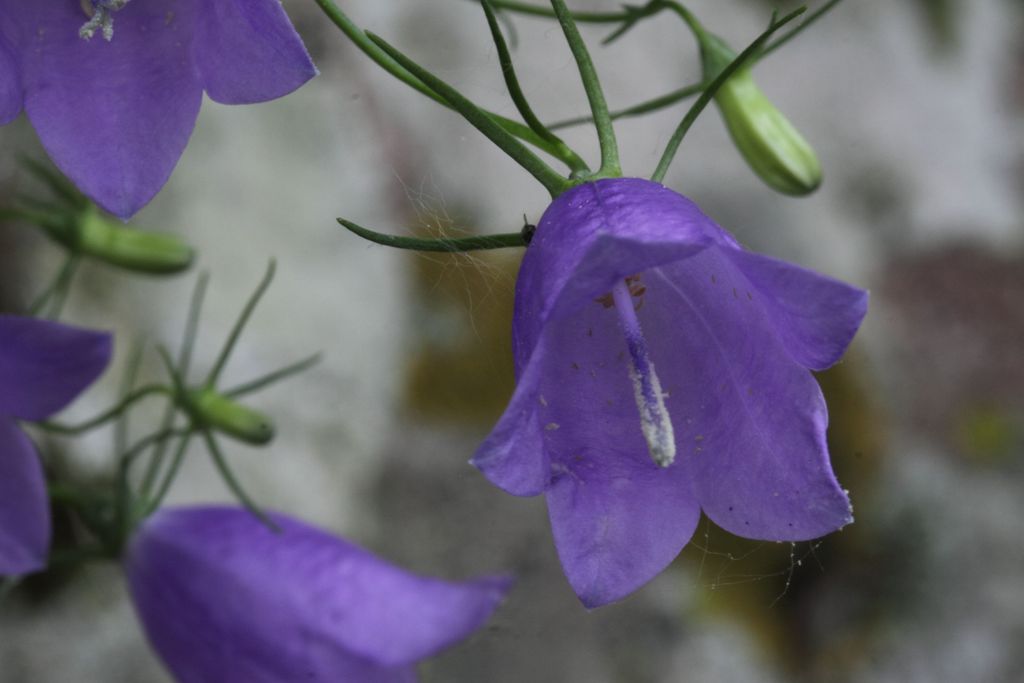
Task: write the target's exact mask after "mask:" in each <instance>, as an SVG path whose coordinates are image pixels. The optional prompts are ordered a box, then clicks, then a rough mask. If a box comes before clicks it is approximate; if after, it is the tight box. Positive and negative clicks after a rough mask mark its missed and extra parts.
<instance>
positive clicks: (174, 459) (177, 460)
mask: <svg viewBox="0 0 1024 683" xmlns="http://www.w3.org/2000/svg"><path fill="white" fill-rule="evenodd" d="M192 436H193V432H192V431H191V430H189V431H188V433H186V434H185V435H184V436H183V437H181V440H180V441H179V442H178V448H177V449H176V450H175V451H174V454H173V455H172V456H171V465H170V467H168V468H167V472H165V473H164V477H163V479H162V480H161V481H160V487H159V488H158V489H157V491H156V493H155V494H154V495H153V497H152V499H149V497H148V491H147V490H145V489H143V490H142V491H141V493H140V497H139V500H141V501H143V502H144V504H145V508H144V509H143V511H142V513H141V515H140V517H148V516H149V515H151V514H153V512H155V511H156V509H157V508H158V507H160V503H162V502H163V500H164V498H165V497H166V496H167V492H168V491H169V490H170V489H171V484H172V483H174V479H175V477H177V476H178V470H179V469H181V463H182V462H183V461H184V460H185V453H186V452H187V451H188V444H189V442H191V441H192Z"/></svg>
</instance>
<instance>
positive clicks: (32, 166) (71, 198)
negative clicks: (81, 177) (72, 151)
mask: <svg viewBox="0 0 1024 683" xmlns="http://www.w3.org/2000/svg"><path fill="white" fill-rule="evenodd" d="M18 161H19V162H21V165H22V166H24V167H25V169H26V170H28V172H29V173H31V174H32V175H34V176H35V177H36V178H38V179H39V180H41V181H43V182H44V183H46V185H47V186H48V187H49V188H50V189H51V190H53V193H54V194H56V195H57V196H58V197H59V198H60V199H61V200H62V201H63V202H64V203H65V204H67V205H69V206H71V207H73V208H75V209H84V208H85V207H86V206H88V205H89V200H88V199H86V198H85V195H83V194H82V193H81V192H79V191H78V188H77V187H75V186H74V185H73V184H72V183H71V181H69V180H68V179H67V178H65V177H64V176H63V175H62V174H61V173H60V172H59V171H56V170H54V169H53V168H51V167H50V166H48V165H47V164H46V163H45V162H41V161H36V160H35V159H33V158H32V157H29V156H25V155H19V157H18Z"/></svg>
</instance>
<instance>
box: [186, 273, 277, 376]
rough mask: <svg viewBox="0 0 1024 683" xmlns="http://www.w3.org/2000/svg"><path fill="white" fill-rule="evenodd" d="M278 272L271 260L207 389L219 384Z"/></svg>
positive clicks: (235, 328) (211, 373)
mask: <svg viewBox="0 0 1024 683" xmlns="http://www.w3.org/2000/svg"><path fill="white" fill-rule="evenodd" d="M275 270H277V263H276V262H275V261H274V260H273V259H271V260H270V263H268V264H267V270H266V272H265V273H264V274H263V279H262V280H260V283H259V284H258V285H257V286H256V289H255V291H253V293H252V296H250V297H249V300H248V301H246V302H245V306H244V307H243V308H242V312H241V314H240V315H239V316H238V319H237V320H236V321H235V325H234V327H232V328H231V333H230V334H229V335H228V338H227V341H226V342H225V343H224V347H223V348H222V349H221V350H220V354H219V355H218V356H217V360H216V361H215V362H214V364H213V369H212V370H211V371H210V374H209V375H208V376H207V378H206V382H205V383H204V384H205V385H206V386H207V387H213V386H214V385H215V384H217V379H218V378H219V377H220V373H221V372H222V371H223V370H224V366H225V365H226V364H227V362H228V358H229V357H230V356H231V352H232V351H233V350H234V348H235V344H236V343H237V342H238V338H239V336H241V334H242V330H243V329H245V324H246V323H247V322H249V318H250V317H251V316H252V313H253V311H254V310H256V305H257V304H258V303H259V302H260V299H261V298H262V297H263V294H264V293H265V292H266V291H267V288H268V287H270V283H271V282H272V281H273V279H274V271H275Z"/></svg>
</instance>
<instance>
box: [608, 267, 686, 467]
mask: <svg viewBox="0 0 1024 683" xmlns="http://www.w3.org/2000/svg"><path fill="white" fill-rule="evenodd" d="M612 299H613V300H614V301H615V310H616V312H617V313H618V315H619V324H620V326H621V327H622V333H623V335H624V336H625V337H626V346H627V347H628V349H629V357H630V361H631V364H630V367H629V377H630V379H631V380H633V396H634V398H636V407H637V409H638V410H639V412H640V430H641V431H642V432H643V435H644V440H645V441H646V442H647V451H648V452H649V453H650V455H651V460H653V461H654V462H655V464H657V465H658V466H660V467H668V466H669V465H671V464H672V461H673V460H675V458H676V438H675V432H674V431H673V429H672V419H671V418H670V417H669V414H668V408H666V407H665V395H664V394H663V393H662V391H661V381H660V380H659V379H658V374H657V373H656V372H655V371H654V363H652V362H651V359H650V357H649V356H648V354H647V340H646V339H644V333H643V330H641V329H640V320H639V319H638V318H637V317H636V310H635V309H634V308H633V296H632V293H631V292H630V291H629V285H628V284H627V283H626V281H625V280H620V281H619V282H618V283H617V284H616V285H615V287H613V288H612Z"/></svg>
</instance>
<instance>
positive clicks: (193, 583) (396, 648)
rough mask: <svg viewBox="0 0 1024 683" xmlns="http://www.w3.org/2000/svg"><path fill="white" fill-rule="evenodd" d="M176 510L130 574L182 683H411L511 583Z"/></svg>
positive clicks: (154, 637) (252, 521)
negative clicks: (407, 566) (439, 571)
mask: <svg viewBox="0 0 1024 683" xmlns="http://www.w3.org/2000/svg"><path fill="white" fill-rule="evenodd" d="M270 518H271V519H272V520H273V521H274V523H275V524H276V525H277V527H278V530H277V531H275V530H272V529H270V528H268V527H267V526H266V525H265V524H264V523H262V522H260V521H259V520H258V519H256V518H255V517H254V516H253V515H252V514H251V513H249V512H247V511H245V510H243V509H240V508H233V507H195V508H171V509H163V510H160V511H158V512H157V513H156V514H154V515H153V516H152V517H151V518H150V519H148V520H147V521H146V522H144V523H143V524H142V526H141V527H140V528H139V529H138V531H137V532H136V534H135V537H134V539H133V540H132V541H131V543H130V545H129V547H128V552H127V555H126V557H125V569H126V572H127V575H128V583H129V587H130V589H131V594H132V598H133V600H134V602H135V608H136V611H137V612H138V615H139V618H140V619H141V621H142V624H143V626H144V628H145V631H146V634H147V635H148V636H149V640H150V643H152V645H153V647H154V648H155V649H156V651H157V652H158V653H159V655H160V657H161V658H162V659H163V661H164V663H165V664H166V665H167V668H168V669H170V671H171V672H172V673H173V674H174V676H175V678H176V679H177V680H178V681H180V683H293V682H294V681H325V682H326V681H331V682H334V681H338V682H341V681H352V682H353V683H354V682H356V681H358V682H359V683H408V682H410V681H415V680H416V672H415V665H416V662H418V661H419V660H421V659H424V658H426V657H429V656H431V655H433V654H435V653H437V652H438V651H440V650H442V649H444V648H446V647H448V646H450V645H452V644H454V643H456V642H458V641H460V640H462V639H464V638H466V637H467V636H468V635H469V634H470V633H472V632H473V631H474V630H476V629H477V628H479V627H480V626H481V625H483V623H484V622H485V621H487V619H488V618H489V617H490V615H491V613H492V612H493V611H494V609H495V608H496V607H497V605H498V603H499V602H500V601H501V599H502V598H503V597H504V595H505V593H506V592H507V590H508V588H509V585H510V583H511V581H510V579H508V578H506V577H486V578H481V579H477V580H474V581H467V582H463V583H452V582H448V581H441V580H438V579H430V578H424V577H420V576H416V575H414V574H410V573H408V572H406V571H403V570H401V569H399V568H397V567H395V566H393V565H391V564H389V563H387V562H385V561H383V560H381V559H380V558H378V557H376V556H375V555H373V554H371V553H369V552H367V551H366V550H363V549H362V548H359V547H358V546H355V545H353V544H351V543H349V542H347V541H344V540H342V539H340V538H337V537H335V536H332V535H331V534H328V533H326V532H324V531H321V530H320V529H316V528H314V527H311V526H309V525H307V524H304V523H302V522H299V521H296V520H294V519H291V518H289V517H286V516H284V515H279V514H272V515H270Z"/></svg>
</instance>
